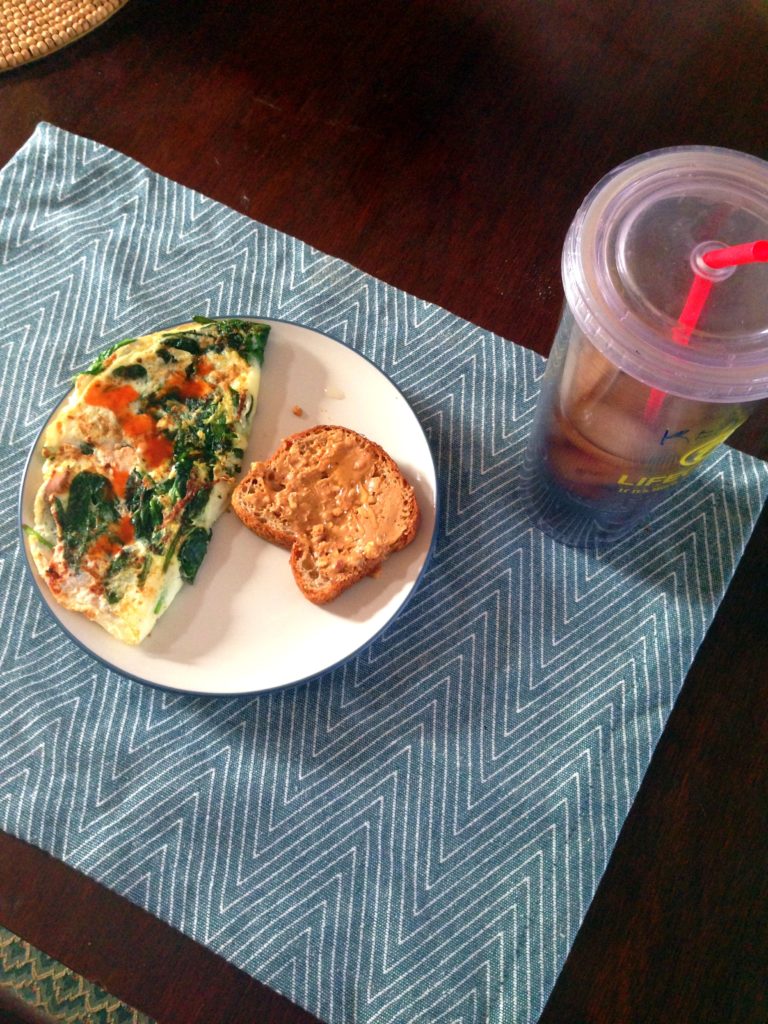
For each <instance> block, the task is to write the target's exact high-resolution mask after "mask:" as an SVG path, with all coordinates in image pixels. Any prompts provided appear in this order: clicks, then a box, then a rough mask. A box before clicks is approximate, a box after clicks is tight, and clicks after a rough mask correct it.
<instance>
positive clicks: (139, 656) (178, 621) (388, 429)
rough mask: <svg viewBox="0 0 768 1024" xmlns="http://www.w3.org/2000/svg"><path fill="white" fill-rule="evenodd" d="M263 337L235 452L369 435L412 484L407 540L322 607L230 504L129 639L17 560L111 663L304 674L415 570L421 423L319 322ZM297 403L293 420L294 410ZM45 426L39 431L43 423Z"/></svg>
mask: <svg viewBox="0 0 768 1024" xmlns="http://www.w3.org/2000/svg"><path fill="white" fill-rule="evenodd" d="M262 322H263V323H269V324H270V325H271V327H272V330H271V331H270V335H269V341H268V343H267V350H266V355H265V359H264V366H263V370H262V378H261V390H260V392H259V401H258V405H257V407H256V414H255V418H254V422H253V432H252V434H251V440H250V444H249V447H248V450H247V452H246V455H245V459H244V462H243V466H244V468H247V467H248V466H249V465H250V463H251V462H252V461H254V460H256V459H264V458H266V457H268V456H269V455H271V454H272V452H273V451H274V450H275V448H277V446H278V444H279V442H280V441H281V440H282V438H283V437H285V436H286V435H288V434H293V433H295V432H296V431H298V430H303V429H306V428H308V427H311V426H314V425H315V424H316V423H332V424H339V425H341V426H345V427H350V428H351V429H353V430H357V431H358V432H359V433H361V434H365V435H366V436H367V437H369V438H370V439H371V440H373V441H376V442H377V443H378V444H380V445H381V446H382V447H383V448H384V449H385V450H386V451H387V452H389V454H390V455H391V456H392V458H393V459H394V460H395V461H396V462H397V463H398V465H399V466H400V468H401V469H402V471H403V473H404V475H405V477H406V479H408V480H409V481H410V483H411V484H412V485H413V487H414V489H415V491H416V498H417V501H418V504H419V508H420V510H421V516H422V518H421V525H420V527H419V532H418V534H417V535H416V539H415V540H414V541H413V542H412V543H411V544H410V545H409V546H408V547H407V548H404V549H403V550H402V551H399V552H397V553H396V554H394V555H392V556H391V557H390V558H389V559H387V560H386V562H385V563H384V565H383V567H382V570H381V574H380V575H379V576H378V577H377V578H373V577H370V578H368V579H365V580H362V581H361V582H360V583H357V584H355V586H354V587H351V588H350V589H349V590H347V591H345V592H344V593H343V594H342V595H341V596H340V597H339V598H337V599H336V600H335V601H332V602H331V603H330V604H328V605H324V606H317V605H313V604H312V603H311V602H309V601H308V600H307V599H306V598H305V597H303V596H302V594H301V592H300V591H299V589H298V587H297V586H296V583H295V582H294V579H293V575H292V573H291V570H290V567H289V564H288V552H287V551H286V550H285V549H283V548H278V547H275V546H274V545H272V544H269V543H267V542H266V541H263V540H261V539H260V538H259V537H256V536H255V535H254V534H252V533H251V532H250V531H249V530H247V529H246V528H245V527H244V526H243V525H242V524H241V523H240V522H239V520H238V519H237V518H236V516H235V515H234V514H233V513H231V512H228V513H225V514H224V515H223V516H222V517H221V518H220V519H219V521H218V522H217V523H216V524H215V526H214V530H213V538H212V540H211V543H210V547H209V550H208V554H207V556H206V559H205V561H204V562H203V565H202V567H201V569H200V571H199V573H198V575H197V579H196V580H195V582H194V584H192V585H191V586H184V587H183V588H182V591H181V593H180V594H179V595H178V597H177V598H176V600H175V601H174V602H173V604H172V605H171V607H170V608H169V610H168V611H167V612H166V613H165V614H164V615H163V616H162V618H161V619H160V620H159V621H158V623H157V625H156V626H155V628H154V629H153V631H152V633H151V634H150V635H149V636H148V637H147V639H146V640H145V641H144V642H143V643H142V644H141V645H140V646H138V647H130V646H127V645H125V644H122V643H120V641H118V640H115V639H114V638H113V637H111V636H110V635H109V634H108V633H106V632H105V631H104V630H103V629H102V628H101V627H100V626H97V625H95V624H94V623H92V622H90V621H89V620H88V619H86V618H84V617H83V616H82V615H79V614H77V613H75V612H70V611H67V610H66V609H65V608H62V607H61V606H60V605H58V604H57V603H56V602H55V601H54V600H53V598H52V597H51V595H50V592H49V590H48V588H47V587H46V585H45V584H44V583H43V582H42V580H40V578H39V576H38V574H37V571H36V569H35V568H34V566H33V564H32V563H31V561H30V556H29V551H28V548H27V545H26V541H25V544H24V549H25V552H26V554H27V563H28V566H29V569H30V572H31V573H32V577H33V579H34V580H35V584H36V586H37V588H38V590H39V592H40V595H41V596H42V598H43V600H44V602H45V603H46V605H47V606H48V608H49V610H50V611H51V613H52V614H53V616H54V618H55V619H56V620H57V621H58V623H59V624H60V625H61V627H62V628H63V629H64V631H65V632H66V633H68V634H69V636H70V637H71V638H72V639H73V640H75V641H76V642H77V643H79V644H80V645H81V646H82V647H84V648H85V649H86V650H87V651H89V652H90V653H91V654H93V655H94V656H95V657H96V658H98V659H99V660H100V661H102V662H104V663H105V664H106V665H108V666H109V667H110V668H114V669H116V670H117V671H119V672H122V673H123V674H124V675H127V676H131V677H132V678H134V679H138V680H139V681H141V682H145V683H151V684H154V685H156V686H162V687H166V688H168V689H172V690H180V691H183V692H187V693H204V694H216V695H225V694H229V695H231V694H246V693H258V692H261V691H264V690H271V689H274V688H276V687H281V686H288V685H291V684H295V683H299V682H303V681H305V680H307V679H310V678H312V677H313V676H316V675H318V674H320V673H322V672H325V671H327V670H328V669H331V668H334V667H336V666H338V665H339V664H340V663H342V662H343V661H345V660H346V659H347V658H350V657H351V656H352V655H353V654H356V653H357V652H359V651H360V650H361V649H362V648H363V647H365V646H367V645H368V644H369V643H370V642H371V641H372V640H373V639H374V638H375V637H376V636H378V634H379V633H380V632H381V631H382V630H383V629H384V628H385V627H386V626H387V625H389V623H390V622H391V621H392V619H393V618H394V617H395V616H396V615H397V613H398V612H399V611H400V609H401V608H402V607H403V605H404V604H405V602H406V601H407V600H408V598H409V597H410V595H411V593H412V592H413V589H414V587H415V586H416V584H417V583H418V581H419V578H420V576H421V574H422V573H423V571H424V568H425V566H426V563H427V560H428V557H429V555H430V552H431V550H432V546H433V541H434V535H435V503H436V494H437V483H436V478H435V466H434V462H433V459H432V454H431V452H430V449H429V445H428V444H427V439H426V437H425V436H424V432H423V430H422V428H421V426H420V424H419V421H418V420H417V419H416V416H415V414H414V412H413V410H412V409H411V408H410V406H409V405H408V403H407V402H406V400H405V398H404V397H403V396H402V394H401V393H400V392H399V390H398V389H397V388H396V387H395V385H394V384H393V383H392V382H391V381H390V380H389V378H388V377H387V376H386V375H385V374H384V373H382V371H381V370H379V369H378V367H376V366H375V365H374V364H373V363H371V362H370V361H369V360H368V359H366V358H365V357H364V356H361V355H360V354H359V353H357V352H355V351H354V350H353V349H351V348H349V347H348V346H347V345H344V344H342V343H341V342H339V341H336V340H334V339H333V338H329V337H328V336H327V335H324V334H320V333H319V332H318V331H314V330H310V329H309V328H307V327H301V326H299V325H297V324H291V323H286V322H285V321H281V320H263V321H262ZM295 406H300V407H301V409H302V410H303V412H302V415H301V416H298V417H297V416H296V415H295V414H294V413H293V411H292V410H293V408H294V407H295ZM41 436H42V431H41ZM41 436H40V437H38V439H37V443H36V444H35V447H34V449H33V450H32V453H31V454H30V458H29V460H28V463H27V467H26V470H25V473H24V480H23V482H22V491H21V502H20V513H21V521H22V522H24V523H32V522H33V521H34V516H33V511H32V510H33V502H34V496H35V494H36V492H37V490H38V487H39V486H40V481H41V466H42V460H41V456H40V448H41Z"/></svg>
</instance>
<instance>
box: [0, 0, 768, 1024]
mask: <svg viewBox="0 0 768 1024" xmlns="http://www.w3.org/2000/svg"><path fill="white" fill-rule="evenodd" d="M766 55H768V9H766V7H765V2H764V0H742V2H739V0H706V2H705V3H701V2H700V0H697V2H690V0H677V2H675V3H665V2H663V0H656V2H653V0H637V2H635V3H627V2H620V0H592V2H588V0H506V2H503V0H496V2H492V0H486V2H480V0H442V2H439V0H432V2H428V0H411V2H410V3H397V2H395V0H379V2H378V3H372V4H358V3H354V2H352V0H326V2H320V0H281V2H279V3H278V2H275V0H262V2H259V3H253V2H251V0H230V2H213V0H186V2H185V3H173V2H169V0H166V2H161V0H131V2H130V3H129V4H128V5H127V7H125V8H124V9H123V10H122V11H121V12H120V13H119V14H117V15H116V16H115V17H114V18H113V19H112V20H111V21H110V22H108V23H107V24H106V25H104V26H103V27H102V28H101V29H99V30H98V31H97V32H95V33H94V34H92V35H90V36H88V37H87V38H85V39H83V40H81V41H80V42H78V43H77V44H75V45H73V46H71V47H70V48H68V49H67V50H64V51H62V52H60V53H59V54H56V55H53V56H51V57H49V58H47V59H46V60H44V61H42V62H39V63H37V64H32V65H29V66H27V67H24V68H22V69H19V70H16V71H14V72H11V73H9V74H6V75H4V76H2V77H0V163H5V161H6V160H7V159H8V158H9V157H10V156H11V155H12V154H13V153H14V152H15V150H16V149H17V148H18V147H19V146H21V145H22V144H23V143H24V142H25V141H26V139H27V138H28V136H29V135H30V133H31V132H32V130H33V128H34V126H35V124H36V123H37V122H38V121H40V120H48V121H52V122H54V123H55V124H57V125H59V126H61V127H63V128H66V129H69V130H71V131H74V132H77V133H80V134H84V135H87V136H90V137H91V138H94V139H96V140H98V141H100V142H103V143H106V144H107V145H110V146H114V147H115V148H117V149H119V150H122V151H123V152H124V153H127V154H129V155H130V156H133V157H135V158H137V159H138V160H140V161H142V162H143V163H145V164H147V165H148V166H149V167H151V168H152V169H153V170H155V171H158V172H160V173H162V174H165V175H167V176H169V177H171V178H173V179H175V180H177V181H180V182H182V183H183V184H185V185H188V186H190V187H191V188H194V189H198V190H199V191H201V192H203V193H205V194H206V195H209V196H212V197H214V198H216V199H218V200H221V201H222V202H224V203H227V204H228V205H230V206H232V207H234V208H235V209H237V210H240V211H242V212H244V213H247V214H249V215H250V216H252V217H254V218H256V219H258V220H260V221H263V222H265V223H267V224H270V225H272V226H274V227H276V228H280V229H282V230H283V231H286V232H289V233H291V234H293V235H296V236H298V237H299V238H301V239H303V240H304V241H307V242H310V243H311V244H312V245H314V246H317V247H318V248H319V249H322V250H324V251H326V252H328V253H331V254H333V255H336V256H340V257H343V258H344V259H346V260H349V261H350V262H352V263H354V264H356V265H357V266H359V267H361V268H362V269H364V270H366V271H368V272H370V273H372V274H374V275H376V276H378V277H380V278H383V279H384V280H386V281H388V282H390V283H391V284H393V285H396V286H398V287H400V288H402V289H404V290H406V291H408V292H410V293H412V294H415V295H417V296H419V297H421V298H424V299H428V300H431V301H432V302H435V303H438V304H440V305H442V306H444V307H447V308H448V309H450V310H452V311H453V312H455V313H458V314H460V315H461V316H463V317H466V318H467V319H468V320H471V321H473V322H475V323H477V324H480V325H482V326H483V327H486V328H490V329H492V330H494V331H496V332H498V333H499V334H501V335H503V336H504V337H507V338H510V339H514V340H515V341H518V342H521V343H523V344H525V345H528V346H530V347H531V348H534V349H536V350H537V351H539V352H541V353H547V352H548V349H549V345H550V341H551V338H552V335H553V331H554V328H555V325H556V322H557V318H558V315H559V309H560V303H561V288H560V281H559V255H560V247H561V244H562V239H563V236H564V234H565V231H566V229H567V227H568V225H569V223H570V220H571V218H572V216H573V214H574V212H575V210H576V208H577V206H578V205H579V203H580V201H581V199H582V197H583V196H584V194H585V193H586V192H587V191H588V190H589V188H590V187H591V186H592V185H593V184H594V183H595V182H596V181H597V179H598V178H600V177H601V175H602V174H604V173H605V172H606V171H607V170H609V169H610V168H611V167H613V166H615V165H616V164H618V163H619V162H621V161H622V160H624V159H626V158H628V157H631V156H634V155H635V154H638V153H641V152H644V151H647V150H649V149H654V148H657V147H661V146H667V145H676V144H686V143H707V144H714V145H721V146H728V147H731V148H734V149H740V150H746V151H747V152H751V153H754V154H756V155H758V156H763V157H766V156H768V106H767V104H766V97H767V96H768V60H767V59H766ZM765 425H766V417H765V416H762V417H759V418H758V419H757V420H755V421H754V422H753V423H752V424H751V425H749V426H748V427H747V428H746V429H744V430H743V431H742V433H741V435H740V437H739V439H738V441H737V443H739V444H740V445H741V446H742V447H744V448H745V449H746V450H749V451H751V452H752V453H753V454H760V455H762V456H763V457H765V456H766V455H768V445H766V440H765V437H766V431H765ZM767 552H768V516H766V514H763V517H762V519H761V521H760V523H759V524H758V527H757V529H756V531H755V534H754V536H753V539H752V541H751V543H750V545H749V547H748V550H747V552H746V555H745V557H744V559H743V561H742V563H741V565H740V567H739V570H738V572H737V574H736V577H735V579H734V581H733V584H732V586H731V588H730V590H729V592H728V594H727V596H726V599H725V601H724V602H723V604H722V606H721V608H720V610H719V612H718V614H717V617H716V619H715V622H714V624H713V626H712V628H711V629H710V631H709V634H708V636H707V639H706V641H705V643H704V645H703V647H702V648H701V650H700V652H699V654H698V656H697V658H696V661H695V664H694V666H693V668H692V670H691V672H690V673H689V676H688V678H687V680H686V682H685V686H684V689H683V692H682V695H681V697H680V699H679V701H678V703H677V706H676V708H675V710H674V712H673V714H672V717H671V720H670V722H669V725H668V727H667V729H666V731H665V733H664V735H663V737H662V740H661V742H660V744H659V747H658V749H657V752H656V754H655V756H654V759H653V762H652V765H651V768H650V770H649V772H648V775H647V777H646V779H645V781H644V783H643V786H642V790H641V792H640V796H639V798H638V800H637V802H636V804H635V806H634V807H633V809H632V812H631V814H630V816H629V819H628V821H627V823H626V826H625V828H624V830H623V832H622V834H621V837H620V839H619V843H618V846H617V848H616V850H615V853H614V856H613V857H612V859H611V862H610V865H609V868H608V870H607V872H606V874H605V877H604V879H603V881H602V883H601V885H600V888H599V891H598V893H597V896H596V898H595V900H594V903H593V905H592V907H591V909H590V911H589V913H588V915H587V919H586V921H585V923H584V926H583V928H582V929H581V932H580V934H579V936H578V938H577V940H576V943H575V946H574V948H573V951H572V953H571V955H570V957H569V958H568V961H567V963H566V966H565V969H564V971H563V973H562V975H561V977H560V979H559V981H558V983H557V986H556V988H555V990H554V993H553V995H552V997H551V999H550V1001H549V1004H548V1006H547V1008H546V1010H545V1013H544V1016H543V1022H544V1024H563V1022H567V1024H586V1022H590V1024H623V1022H643V1024H656V1022H658V1024H662V1022H664V1024H667V1022H670V1021H674V1022H676V1024H687V1022H692V1024H693V1022H695V1024H728V1022H733V1024H751V1022H754V1024H758V1022H759V1024H765V1021H766V1020H768V913H767V910H768V900H767V899H766V897H767V896H768V870H766V868H768V789H767V787H766V784H765V774H766V771H765V766H766V763H768V743H767V740H768V713H767V711H766V707H767V702H766V696H767V695H768V686H767V685H766V683H767V682H768V641H767V640H766V634H768V598H767V597H766V590H767V587H766V580H768V555H767ZM0 924H4V925H5V926H7V927H10V928H12V929H13V930H15V931H17V932H18V933H20V934H21V935H22V936H24V937H26V938H27V939H29V940H30V941H32V942H34V943H36V944H37V945H39V946H40V947H41V948H43V949H44V950H46V951H47V952H49V953H50V954H52V955H54V956H57V957H59V958H60V959H62V960H64V961H65V962H66V963H68V964H69V965H71V966H72V967H74V968H76V969H77V970H79V971H80V972H81V973H83V974H85V975H87V976H89V977H91V978H93V979H96V980H98V981H99V982H100V983H102V984H103V985H105V987H107V988H108V989H109V990H110V991H112V992H113V993H115V994H116V995H118V996H120V997H122V998H123V999H125V1000H126V1001H128V1002H129V1003H132V1004H133V1005H135V1006H137V1007H138V1008H140V1009H142V1010H144V1011H145V1012H147V1013H149V1014H151V1015H153V1016H155V1017H156V1018H158V1019H159V1020H161V1021H169V1022H174V1024H183V1022H192V1021H195V1022H201V1024H202V1022H205V1024H217V1022H219V1021H221V1022H224V1021H226V1022H227V1024H239V1022H245V1021H275V1022H286V1024H287V1022H289V1021H291V1022H293V1021H296V1022H298V1021H301V1020H308V1019H309V1018H308V1017H307V1016H306V1015H304V1014H302V1013H301V1012H300V1011H298V1010H297V1009H296V1008H293V1007H291V1006H290V1004H288V1003H287V1002H285V1001H284V1000H282V999H280V998H279V997H277V996H275V995H274V994H272V993H269V992H268V991H267V990H264V989H263V988H262V987H261V986H259V985H258V984H257V983H256V982H254V981H252V980H251V979H248V978H247V977H246V976H245V975H243V974H241V973H240V972H238V971H236V970H235V969H233V968H232V967H230V966H228V965H226V964H224V963H222V962H221V961H220V960H218V959H217V958H216V957H215V956H213V955H212V954H210V953H208V952H207V951H205V950H202V949H200V948H199V947H197V946H195V945H194V943H192V942H191V941H189V940H187V939H185V938H183V937H182V936H180V935H178V934H177V933H176V932H174V931H172V930H171V929H170V928H167V927H166V926H165V925H162V924H160V922H157V921H155V920H154V919H152V918H150V917H149V916H148V915H146V914H144V913H142V912H141V911H138V910H137V909H136V908H135V907H132V906H130V905H128V904H127V903H126V902H124V901H123V900H121V899H119V898H117V897H116V896H114V895H112V894H111V893H109V892H107V891H106V890H104V889H101V888H100V887H99V886H97V885H95V884H94V883H92V882H89V881H88V880H86V879H84V878H82V877H81V876H79V875H77V874H76V873H75V872H73V871H71V870H70V869H68V868H66V867H64V866H63V865H61V864H59V863H57V862H56V861H54V860H53V859H51V858H50V857H48V856H46V855H43V854H41V853H39V851H36V850H33V849H31V848H28V847H25V846H23V844H20V843H19V842H18V841H16V840H13V839H11V838H10V837H8V836H0ZM0 1012H2V1011H0Z"/></svg>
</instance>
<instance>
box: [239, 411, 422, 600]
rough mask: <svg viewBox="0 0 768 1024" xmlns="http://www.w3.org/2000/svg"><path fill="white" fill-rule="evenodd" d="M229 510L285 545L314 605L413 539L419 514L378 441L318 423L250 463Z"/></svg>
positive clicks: (411, 494) (407, 486)
mask: <svg viewBox="0 0 768 1024" xmlns="http://www.w3.org/2000/svg"><path fill="white" fill-rule="evenodd" d="M232 507H233V509H234V511H235V513H236V514H237V516H238V517H239V518H240V519H241V520H242V522H243V523H245V525H246V526H247V527H248V528H249V529H251V530H253V532H254V533H257V534H258V535H259V536H260V537H263V538H264V539H265V540H268V541H271V542H272V543H274V544H280V545H282V546H283V547H285V548H289V549H290V552H291V559H290V564H291V569H292V570H293V575H294V577H295V579H296V582H297V584H298V585H299V588H300V589H301V591H302V593H303V594H304V595H305V597H307V598H309V600H310V601H313V602H314V603H315V604H325V603H326V602H327V601H331V600H333V598H335V597H338V595H339V594H340V593H341V592H342V591H344V590H346V589H347V588H348V587H351V586H352V585H353V584H354V583H357V581H358V580H361V579H363V577H365V576H370V575H371V574H373V573H375V572H376V571H377V570H378V568H379V567H380V566H381V564H382V562H383V561H384V559H385V558H387V557H388V556H389V555H390V554H392V553H393V552H394V551H398V550H400V549H401V548H404V547H405V546H406V544H409V543H410V542H411V541H412V540H413V538H414V537H415V535H416V531H417V529H418V525H419V518H420V517H419V508H418V505H417V503H416V496H415V494H414V491H413V488H412V487H411V485H410V484H409V483H408V482H407V480H406V479H405V477H404V476H403V474H402V473H401V472H400V469H399V467H398V466H397V463H396V462H395V461H394V460H393V459H392V458H391V457H390V456H389V455H388V454H387V453H386V452H385V451H384V449H383V448H381V446H380V445H378V444H376V443H375V442H374V441H371V440H369V439H368V438H367V437H364V436H363V435H362V434H358V433H356V432H355V431H354V430H349V429H348V428H347V427H340V426H324V425H321V426H316V427H311V428H310V429H309V430H303V431H300V432H299V433H297V434H292V435H291V436H290V437H287V438H285V440H283V441H282V442H281V444H280V445H279V447H278V448H277V450H276V451H275V452H274V454H273V455H272V456H270V458H269V459H267V460H266V461H264V462H254V463H253V464H252V465H251V468H250V471H249V472H248V474H247V475H246V476H245V477H244V478H243V479H242V480H241V481H240V483H239V484H238V485H237V487H236V488H235V490H234V493H233V495H232Z"/></svg>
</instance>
